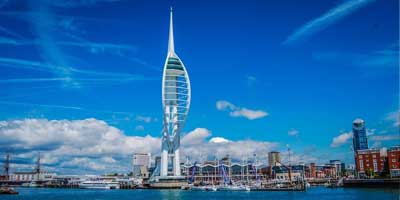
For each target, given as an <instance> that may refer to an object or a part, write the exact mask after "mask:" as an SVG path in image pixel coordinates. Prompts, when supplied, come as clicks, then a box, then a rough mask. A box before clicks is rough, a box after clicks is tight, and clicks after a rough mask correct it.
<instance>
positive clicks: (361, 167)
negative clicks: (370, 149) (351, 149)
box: [359, 160, 364, 171]
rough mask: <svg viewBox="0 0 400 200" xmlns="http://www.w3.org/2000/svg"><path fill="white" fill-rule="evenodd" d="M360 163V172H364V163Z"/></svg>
mask: <svg viewBox="0 0 400 200" xmlns="http://www.w3.org/2000/svg"><path fill="white" fill-rule="evenodd" d="M359 162H360V170H361V171H362V170H364V163H363V161H362V160H360V161H359Z"/></svg>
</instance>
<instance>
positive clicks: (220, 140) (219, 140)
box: [209, 137, 230, 143]
mask: <svg viewBox="0 0 400 200" xmlns="http://www.w3.org/2000/svg"><path fill="white" fill-rule="evenodd" d="M209 142H210V143H227V142H230V141H229V140H227V139H225V138H223V137H213V138H211V139H210V141H209Z"/></svg>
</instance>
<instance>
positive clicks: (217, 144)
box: [181, 128, 278, 160]
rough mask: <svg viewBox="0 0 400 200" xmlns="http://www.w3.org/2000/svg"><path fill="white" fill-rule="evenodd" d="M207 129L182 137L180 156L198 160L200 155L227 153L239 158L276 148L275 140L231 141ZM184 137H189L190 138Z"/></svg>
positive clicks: (222, 154) (200, 129)
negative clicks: (216, 135)
mask: <svg viewBox="0 0 400 200" xmlns="http://www.w3.org/2000/svg"><path fill="white" fill-rule="evenodd" d="M210 136H211V133H210V131H209V130H207V129H204V128H197V129H195V130H194V131H192V132H190V133H188V134H187V135H185V136H184V137H183V138H182V143H181V145H182V156H183V157H185V156H189V157H190V158H191V159H192V160H200V159H201V157H202V156H207V157H208V158H214V156H218V157H219V158H221V157H223V156H226V155H229V156H230V157H231V158H233V159H236V160H240V159H242V156H244V155H246V154H247V155H252V154H254V153H256V154H258V155H263V154H265V153H266V152H268V151H271V150H272V149H274V148H276V147H277V146H278V143H276V142H262V141H255V140H240V141H231V140H228V139H225V138H223V137H213V138H211V139H210V140H207V139H208V138H209V137H210ZM185 137H189V138H190V139H188V138H186V139H185Z"/></svg>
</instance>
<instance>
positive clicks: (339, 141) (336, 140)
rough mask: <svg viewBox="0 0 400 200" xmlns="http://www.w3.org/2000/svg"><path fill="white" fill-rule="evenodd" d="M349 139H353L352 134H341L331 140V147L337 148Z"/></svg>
mask: <svg viewBox="0 0 400 200" xmlns="http://www.w3.org/2000/svg"><path fill="white" fill-rule="evenodd" d="M351 138H353V132H347V133H342V134H340V135H339V136H337V137H334V138H333V139H332V143H331V147H339V146H341V145H343V144H346V143H347V142H348V140H349V139H351Z"/></svg>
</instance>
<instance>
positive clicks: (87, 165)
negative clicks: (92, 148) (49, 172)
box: [61, 158, 106, 171]
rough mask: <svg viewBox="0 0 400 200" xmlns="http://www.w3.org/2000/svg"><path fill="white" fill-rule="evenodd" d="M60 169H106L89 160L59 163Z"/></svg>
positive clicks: (75, 159) (76, 159) (80, 159)
mask: <svg viewBox="0 0 400 200" xmlns="http://www.w3.org/2000/svg"><path fill="white" fill-rule="evenodd" d="M61 166H62V167H80V168H83V169H89V170H95V171H97V170H104V169H106V167H105V166H104V165H102V164H99V163H96V162H94V161H91V159H89V158H73V159H72V160H70V161H66V162H63V163H61Z"/></svg>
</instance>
